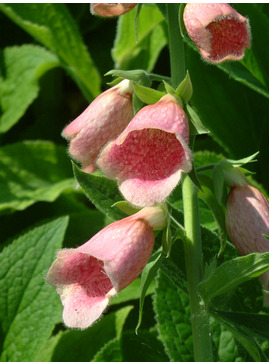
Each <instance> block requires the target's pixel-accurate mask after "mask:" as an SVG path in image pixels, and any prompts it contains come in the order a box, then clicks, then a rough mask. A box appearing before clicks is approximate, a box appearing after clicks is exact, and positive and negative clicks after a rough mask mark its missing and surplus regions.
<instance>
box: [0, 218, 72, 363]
mask: <svg viewBox="0 0 269 364" xmlns="http://www.w3.org/2000/svg"><path fill="white" fill-rule="evenodd" d="M67 223H68V218H67V217H62V218H59V219H57V220H54V221H52V222H49V223H47V224H44V225H41V226H39V227H36V228H35V229H33V230H31V231H29V232H28V233H26V234H24V235H22V236H20V237H19V238H18V239H16V240H14V241H13V242H12V244H11V245H9V246H7V247H6V248H5V249H4V250H3V252H2V253H1V255H0V259H1V267H0V290H1V296H0V320H1V330H2V335H3V343H2V348H3V350H2V356H1V360H2V361H32V360H33V359H34V357H35V355H36V353H37V352H38V350H39V349H40V348H41V346H42V344H43V342H44V341H45V340H47V339H48V338H49V336H50V334H51V332H52V330H53V328H54V325H55V324H56V323H58V322H59V321H60V317H61V306H60V303H59V299H58V297H57V294H56V291H55V290H54V289H53V288H52V287H50V286H49V285H47V284H46V283H45V281H44V276H45V274H46V272H47V270H48V268H49V266H50V264H51V263H52V261H53V259H54V257H55V253H56V250H57V249H59V248H61V245H62V241H63V238H64V233H65V230H66V227H67Z"/></svg>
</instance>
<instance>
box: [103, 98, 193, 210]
mask: <svg viewBox="0 0 269 364" xmlns="http://www.w3.org/2000/svg"><path fill="white" fill-rule="evenodd" d="M188 140H189V125H188V119H187V116H186V114H185V112H184V110H183V109H182V108H181V107H180V106H179V105H178V104H177V102H176V99H175V97H174V96H172V95H169V94H168V95H165V96H163V97H162V98H161V99H160V100H159V101H158V102H157V103H156V104H154V105H148V106H145V107H143V108H142V109H141V110H140V111H139V112H138V113H137V114H136V115H135V116H134V118H133V119H132V121H131V122H130V123H129V125H128V126H127V127H126V128H125V130H124V131H123V132H122V133H121V134H120V135H119V136H118V138H117V139H115V140H114V141H112V142H111V143H109V144H108V145H107V146H106V147H105V148H104V149H103V150H102V152H101V154H100V157H99V159H98V161H97V164H98V166H99V167H100V168H101V169H102V170H103V172H104V173H105V174H106V176H107V177H108V178H112V179H117V180H118V184H119V189H120V191H121V193H122V194H123V196H124V197H125V199H126V200H127V201H129V202H130V203H131V204H133V205H135V206H142V207H143V206H152V205H154V204H156V203H161V202H162V201H163V200H164V199H165V198H166V197H167V196H168V195H169V194H170V193H171V192H172V190H173V189H174V188H175V187H176V185H177V184H178V182H179V180H180V178H181V173H182V172H186V173H187V172H189V171H190V170H191V168H192V158H191V152H190V150H189V148H188V146H187V144H188Z"/></svg>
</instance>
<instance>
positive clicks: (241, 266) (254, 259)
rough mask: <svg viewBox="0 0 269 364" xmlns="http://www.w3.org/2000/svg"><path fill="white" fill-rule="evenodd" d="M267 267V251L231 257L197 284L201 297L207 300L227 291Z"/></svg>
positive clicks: (268, 259) (262, 271) (268, 261)
mask: <svg viewBox="0 0 269 364" xmlns="http://www.w3.org/2000/svg"><path fill="white" fill-rule="evenodd" d="M267 269H269V253H253V254H249V255H246V256H244V257H239V258H234V259H231V260H229V261H227V262H225V263H223V264H222V265H220V266H219V267H218V268H217V269H216V270H215V271H213V272H212V274H211V275H210V276H209V277H208V278H206V280H204V281H203V282H201V283H200V284H199V290H200V293H201V295H202V297H203V298H204V299H205V300H206V301H207V300H210V299H212V298H213V297H215V296H218V295H221V294H225V293H228V292H229V291H231V290H232V289H234V288H236V287H237V286H238V285H239V284H241V283H243V282H246V281H247V280H249V279H251V278H254V277H257V276H259V275H260V274H262V273H264V272H265V271H266V270H267Z"/></svg>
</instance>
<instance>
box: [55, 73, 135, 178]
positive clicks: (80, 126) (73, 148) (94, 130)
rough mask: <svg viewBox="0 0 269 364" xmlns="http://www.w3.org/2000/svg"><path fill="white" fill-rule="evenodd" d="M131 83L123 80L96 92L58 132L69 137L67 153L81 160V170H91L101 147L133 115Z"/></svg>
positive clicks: (116, 133)
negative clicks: (96, 94)
mask: <svg viewBox="0 0 269 364" xmlns="http://www.w3.org/2000/svg"><path fill="white" fill-rule="evenodd" d="M132 94H133V86H132V83H131V81H129V80H123V81H122V82H120V83H119V84H117V85H116V86H114V87H112V88H111V89H109V90H107V91H105V92H103V93H102V94H101V95H99V96H98V97H97V98H96V99H95V100H94V101H93V102H92V103H91V104H90V105H89V106H88V107H87V109H86V110H85V111H84V112H83V113H82V114H81V115H79V116H78V117H77V118H76V119H75V120H74V121H72V122H71V123H70V124H69V125H68V126H67V127H66V128H65V129H64V130H63V132H62V135H63V137H64V138H66V139H68V140H70V146H69V153H70V154H71V156H72V157H73V158H75V159H76V160H78V161H79V162H81V163H82V169H83V171H84V172H87V173H92V172H93V171H94V170H95V169H97V166H96V163H95V161H96V159H97V156H98V154H99V152H100V150H101V149H102V148H103V146H104V145H105V144H106V143H107V142H108V141H110V140H112V139H114V138H116V137H117V136H118V135H119V134H120V133H121V132H122V131H123V130H124V128H125V127H126V125H127V124H128V123H129V122H130V120H131V119H132V117H133V115H134V114H133V106H132Z"/></svg>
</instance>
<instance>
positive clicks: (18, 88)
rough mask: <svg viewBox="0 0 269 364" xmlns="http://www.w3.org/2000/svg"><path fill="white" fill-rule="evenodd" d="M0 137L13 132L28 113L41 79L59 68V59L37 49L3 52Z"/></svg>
mask: <svg viewBox="0 0 269 364" xmlns="http://www.w3.org/2000/svg"><path fill="white" fill-rule="evenodd" d="M1 60H2V61H1V62H2V67H0V110H1V113H2V114H1V115H0V133H4V132H6V131H7V130H9V129H10V128H11V127H12V126H13V125H14V124H15V123H16V122H17V121H18V120H19V119H20V117H21V116H22V115H23V114H24V113H25V111H26V109H27V108H28V106H29V105H30V104H31V103H32V102H33V100H34V99H35V98H36V97H37V95H38V92H39V84H38V80H39V78H40V77H41V76H42V75H43V74H44V73H45V72H47V71H49V70H50V69H52V68H54V67H57V66H59V60H58V58H57V57H56V56H55V55H54V54H53V53H51V52H49V51H47V50H46V49H45V48H42V47H39V46H34V45H23V46H20V47H8V48H6V49H4V51H1Z"/></svg>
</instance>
